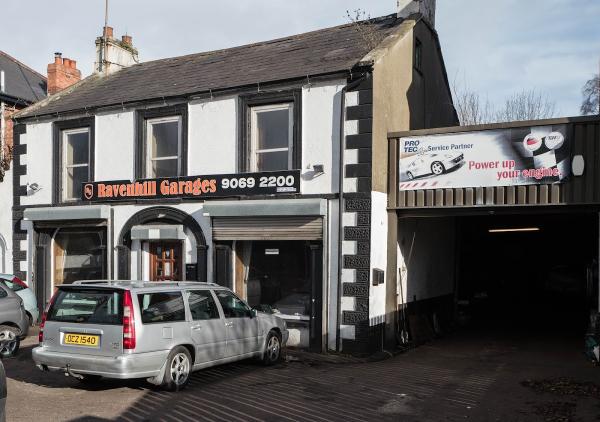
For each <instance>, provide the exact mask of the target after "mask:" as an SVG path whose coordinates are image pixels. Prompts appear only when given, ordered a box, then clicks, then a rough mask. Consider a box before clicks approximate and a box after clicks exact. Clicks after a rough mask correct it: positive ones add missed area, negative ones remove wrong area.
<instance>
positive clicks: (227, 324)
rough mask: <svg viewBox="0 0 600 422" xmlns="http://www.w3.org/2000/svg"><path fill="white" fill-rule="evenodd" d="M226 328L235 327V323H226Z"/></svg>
mask: <svg viewBox="0 0 600 422" xmlns="http://www.w3.org/2000/svg"><path fill="white" fill-rule="evenodd" d="M225 326H226V327H233V322H226V323H225Z"/></svg>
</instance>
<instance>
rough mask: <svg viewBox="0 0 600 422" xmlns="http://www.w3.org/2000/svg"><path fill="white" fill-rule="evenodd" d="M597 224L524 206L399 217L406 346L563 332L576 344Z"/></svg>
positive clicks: (592, 277)
mask: <svg viewBox="0 0 600 422" xmlns="http://www.w3.org/2000/svg"><path fill="white" fill-rule="evenodd" d="M598 222H599V217H598V214H597V213H576V212H560V213H559V212H555V213H540V212H539V211H538V212H535V213H534V212H532V211H529V210H525V211H522V212H520V213H519V214H508V213H505V214H500V213H498V212H490V213H488V214H485V215H483V214H480V215H468V216H466V215H465V216H446V217H407V218H400V219H399V228H398V241H399V252H400V253H399V259H400V262H399V271H400V273H399V276H400V278H402V279H403V280H404V281H403V282H402V283H399V284H398V286H399V288H400V290H399V291H398V294H399V296H400V297H405V298H406V300H407V307H406V308H404V309H405V310H404V311H402V312H400V318H399V322H400V323H399V330H400V333H402V332H403V331H402V330H405V331H408V334H409V337H410V339H411V343H413V344H420V343H423V342H425V341H428V340H430V339H431V338H433V337H435V336H447V335H454V334H464V335H476V336H481V335H485V336H486V337H487V338H496V339H498V340H500V339H501V338H506V336H508V337H510V338H513V339H516V338H517V337H518V338H520V339H525V340H527V339H534V338H536V339H539V340H542V341H546V340H552V341H558V340H559V338H563V339H565V340H566V339H570V341H569V343H571V344H572V345H573V347H577V348H579V349H580V350H582V351H583V342H584V338H585V333H586V330H587V329H588V326H589V322H590V314H591V312H592V311H597V310H598V295H599V293H598V253H599V251H598V243H599V241H598V239H599V236H598V230H599V224H598ZM400 309H403V308H402V306H400ZM514 336H516V337H514ZM403 338H405V337H400V341H401V342H402V339H403Z"/></svg>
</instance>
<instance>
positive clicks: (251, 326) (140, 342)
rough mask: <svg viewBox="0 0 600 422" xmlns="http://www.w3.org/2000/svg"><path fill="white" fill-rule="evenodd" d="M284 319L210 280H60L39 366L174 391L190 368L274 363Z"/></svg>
mask: <svg viewBox="0 0 600 422" xmlns="http://www.w3.org/2000/svg"><path fill="white" fill-rule="evenodd" d="M287 339H288V330H287V328H286V324H285V322H284V321H283V320H282V319H280V318H278V317H276V316H274V315H269V314H263V313H260V312H257V311H255V310H253V309H251V308H250V307H249V306H248V305H247V304H246V303H245V302H244V301H243V300H241V299H239V298H238V297H237V296H236V295H235V294H233V293H232V292H231V291H230V290H229V289H226V288H224V287H222V286H219V285H216V284H212V283H197V282H145V281H93V282H87V281H86V282H76V283H74V284H71V285H64V286H60V287H59V288H58V290H57V292H56V293H55V295H54V296H53V298H52V300H51V302H50V304H49V305H48V308H47V310H46V312H45V313H44V315H43V317H42V323H41V326H40V334H39V343H40V344H39V346H38V347H36V348H35V349H33V360H34V361H35V363H36V365H37V366H38V368H40V369H42V370H44V371H48V370H55V371H64V372H65V374H67V375H70V376H73V377H75V378H77V379H79V380H82V381H91V380H96V379H98V378H100V377H107V378H122V379H124V378H146V379H147V380H148V381H149V382H150V383H153V384H156V385H162V386H164V387H165V388H166V389H168V390H179V389H181V388H183V387H184V386H185V385H186V384H187V382H188V381H189V377H190V373H191V372H192V371H195V370H198V369H202V368H206V367H209V366H214V365H220V364H222V363H227V362H232V361H236V360H241V359H246V358H258V359H262V360H263V362H264V363H265V364H267V365H269V364H273V363H275V362H277V361H278V360H279V359H280V357H281V353H282V348H284V347H285V344H286V342H287Z"/></svg>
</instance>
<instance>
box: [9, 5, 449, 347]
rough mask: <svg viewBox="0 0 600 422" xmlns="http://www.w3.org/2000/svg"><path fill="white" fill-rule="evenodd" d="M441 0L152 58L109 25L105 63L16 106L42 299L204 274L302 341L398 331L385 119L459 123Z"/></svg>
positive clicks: (20, 209)
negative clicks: (111, 281) (104, 284)
mask: <svg viewBox="0 0 600 422" xmlns="http://www.w3.org/2000/svg"><path fill="white" fill-rule="evenodd" d="M434 4H435V2H434V1H433V0H428V1H425V2H414V3H413V2H406V1H403V2H401V7H400V8H399V11H398V14H393V15H389V16H384V17H381V18H376V19H372V20H369V21H364V22H359V23H352V24H346V25H341V26H337V27H333V28H325V29H321V30H317V31H313V32H309V33H305V34H300V35H293V36H289V37H285V38H281V39H277V40H271V41H266V42H260V43H255V44H251V45H245V46H240V47H235V48H231V49H225V50H219V51H211V52H205V53H199V54H192V55H188V56H183V57H173V58H168V59H164V60H155V61H151V62H146V63H139V64H136V63H137V51H136V50H135V49H134V48H133V46H132V40H131V37H123V39H122V40H116V39H115V38H114V37H113V34H112V29H111V28H105V29H104V35H105V36H106V38H107V40H108V44H109V45H108V46H107V47H110V48H106V49H105V48H102V38H100V37H99V39H98V40H96V45H97V50H96V51H97V58H96V66H95V67H96V72H95V73H94V74H93V75H92V76H90V77H88V78H86V79H84V80H82V81H81V82H80V83H78V84H76V85H74V86H72V87H70V88H69V89H66V90H64V91H63V92H62V93H60V94H59V95H56V96H52V97H50V98H48V99H46V100H45V101H42V102H40V103H39V104H36V105H35V106H33V107H31V108H29V109H27V110H25V111H23V112H21V113H19V114H18V115H17V116H16V122H17V127H16V128H15V138H14V139H15V145H16V148H18V151H17V154H16V155H15V161H16V163H17V165H18V166H19V167H18V168H19V171H18V172H16V173H15V176H14V177H15V185H16V186H17V189H15V196H14V208H13V209H14V219H15V223H16V226H15V239H23V240H26V241H23V242H20V243H19V244H18V245H17V247H16V248H15V251H14V256H15V258H16V260H15V268H17V269H18V270H19V271H22V272H23V273H26V274H27V276H28V279H30V280H33V283H34V285H35V290H36V293H37V295H38V301H39V303H41V304H43V303H46V301H47V300H49V298H50V296H51V294H52V292H53V289H54V288H55V287H56V286H58V285H60V284H63V283H70V282H72V281H73V280H75V279H86V278H88V279H89V278H93V279H97V278H117V279H149V280H173V279H175V280H178V279H179V280H180V279H185V280H197V281H207V280H208V281H214V282H217V283H220V284H224V285H227V286H229V287H231V288H232V289H233V290H234V291H235V292H236V293H237V294H239V295H240V296H241V297H243V298H244V299H246V300H247V301H248V302H249V303H250V304H251V305H252V306H255V307H260V308H262V309H265V310H273V309H274V310H276V311H277V312H279V315H281V316H282V317H283V318H284V319H285V320H286V321H287V323H288V327H289V328H290V331H291V341H292V343H293V344H294V345H297V346H303V347H310V348H311V349H313V350H342V351H345V352H352V353H367V352H371V351H374V350H377V349H378V348H381V347H382V345H383V344H384V342H387V343H390V342H395V337H394V334H393V332H394V331H393V324H394V321H395V316H394V310H393V309H392V310H390V308H389V303H387V302H388V298H387V297H386V289H385V283H386V280H387V277H388V275H387V274H386V271H385V270H386V268H387V262H386V256H387V255H386V248H387V236H388V229H387V219H388V214H387V193H386V192H387V185H386V183H387V160H388V154H387V145H388V141H387V134H388V132H389V131H391V130H408V129H417V128H429V127H440V126H448V125H453V124H456V123H457V117H456V113H455V110H454V107H453V105H452V99H451V94H450V89H449V85H448V80H447V77H446V72H445V67H444V62H443V57H442V54H441V48H440V44H439V40H438V36H437V32H436V31H435V29H434V26H433V8H432V5H434ZM405 6H406V7H405ZM422 7H423V8H422ZM412 12H416V13H412ZM419 12H421V13H419ZM105 56H106V57H108V59H106V58H105ZM108 63H110V65H111V66H112V68H108V69H107V67H106V66H105V65H103V64H108ZM113 65H114V66H113ZM34 183H35V184H38V186H39V187H42V189H41V190H38V191H36V192H31V191H30V189H28V187H27V186H28V184H34ZM29 186H30V185H29ZM395 300H396V298H395V297H394V298H393V301H392V302H394V301H395ZM390 327H391V328H390ZM386 332H387V334H385V333H386ZM390 332H391V334H390Z"/></svg>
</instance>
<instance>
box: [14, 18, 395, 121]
mask: <svg viewBox="0 0 600 422" xmlns="http://www.w3.org/2000/svg"><path fill="white" fill-rule="evenodd" d="M401 22H402V19H397V18H396V15H389V16H384V17H381V18H376V19H372V20H370V21H369V23H368V25H369V26H370V27H371V28H372V29H371V30H369V31H371V33H370V34H371V35H374V36H375V37H376V38H377V39H383V38H385V37H386V36H387V35H390V34H391V33H393V32H394V31H395V30H396V29H398V27H399V26H400V24H401ZM368 44H369V43H367V42H365V36H364V35H362V34H361V32H360V31H357V28H356V26H355V25H353V24H346V25H341V26H336V27H332V28H326V29H321V30H317V31H313V32H308V33H304V34H300V35H293V36H289V37H285V38H280V39H276V40H272V41H266V42H259V43H255V44H249V45H245V46H241V47H234V48H229V49H225V50H217V51H210V52H205V53H198V54H190V55H186V56H181V57H173V58H168V59H162V60H155V61H149V62H144V63H140V64H137V65H133V66H131V67H128V68H125V69H122V70H120V71H118V72H116V73H114V74H112V75H108V76H104V75H97V74H96V75H92V76H90V77H88V78H86V79H84V80H83V81H81V82H79V83H78V84H76V85H74V86H73V87H71V88H68V89H66V90H65V91H63V92H60V93H58V94H56V95H54V96H51V97H49V98H48V99H47V100H46V101H42V102H40V103H38V104H36V105H35V106H32V107H29V108H28V109H26V110H24V111H22V112H21V113H19V115H18V116H17V117H20V118H23V117H30V116H34V115H36V116H41V115H47V114H57V113H64V112H68V111H74V110H84V109H87V110H91V109H94V108H97V107H104V106H111V105H120V104H127V103H130V102H139V101H144V100H151V99H162V98H169V97H178V96H186V95H190V94H199V93H204V92H206V93H208V92H210V91H213V92H214V91H217V90H223V89H231V88H238V87H244V86H252V85H257V83H268V82H276V81H283V80H287V79H294V78H301V77H306V76H316V75H324V74H331V73H337V72H341V71H349V70H350V69H352V68H353V67H355V66H356V65H357V64H358V63H359V62H360V60H361V59H362V58H363V57H364V56H365V55H366V54H367V53H369V51H370V50H371V49H372V46H371V47H370V46H369V45H368Z"/></svg>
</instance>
